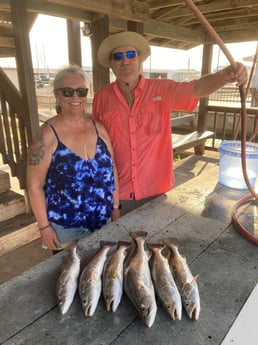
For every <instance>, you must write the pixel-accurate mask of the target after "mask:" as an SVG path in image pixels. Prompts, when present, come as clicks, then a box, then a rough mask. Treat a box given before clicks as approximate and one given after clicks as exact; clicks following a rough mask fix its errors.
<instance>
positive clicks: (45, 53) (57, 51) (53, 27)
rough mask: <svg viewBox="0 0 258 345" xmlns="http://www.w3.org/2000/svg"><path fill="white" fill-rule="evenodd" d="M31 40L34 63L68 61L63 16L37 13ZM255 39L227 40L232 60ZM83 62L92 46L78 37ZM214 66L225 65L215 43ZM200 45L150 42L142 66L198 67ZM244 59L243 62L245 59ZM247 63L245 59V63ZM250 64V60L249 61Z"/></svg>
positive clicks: (9, 62)
mask: <svg viewBox="0 0 258 345" xmlns="http://www.w3.org/2000/svg"><path fill="white" fill-rule="evenodd" d="M30 43H31V52H32V60H33V67H34V68H35V69H36V68H46V69H48V68H60V67H61V66H63V65H65V64H67V63H68V51H67V31H66V20H65V19H63V18H58V17H50V16H46V15H41V14H40V15H38V18H37V20H36V22H35V23H34V26H33V28H32V30H31V32H30ZM256 44H257V42H248V43H247V42H246V43H236V44H228V45H227V48H228V49H229V51H230V53H231V55H232V56H233V58H234V60H235V61H240V62H243V60H242V58H243V57H246V56H250V55H254V54H255V50H256ZM81 48H82V65H83V66H84V67H90V66H92V62H91V46H90V39H89V38H88V37H85V36H82V37H81ZM213 56H214V59H213V70H216V69H217V68H218V66H225V65H228V64H229V62H228V60H227V59H226V57H225V56H224V54H223V52H221V51H220V49H219V48H218V47H217V46H215V47H214V53H213ZM201 60H202V47H201V46H199V47H196V48H193V49H190V50H189V51H184V50H176V49H169V48H159V47H153V46H151V57H149V58H148V59H147V60H146V61H145V62H144V65H143V67H144V69H170V70H177V69H187V68H190V69H196V70H198V71H200V69H201ZM245 63H246V62H245ZM246 64H248V63H246ZM0 66H1V67H15V59H14V58H13V59H6V58H5V59H0ZM249 66H251V63H249Z"/></svg>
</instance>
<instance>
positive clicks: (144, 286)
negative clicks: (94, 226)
mask: <svg viewBox="0 0 258 345" xmlns="http://www.w3.org/2000/svg"><path fill="white" fill-rule="evenodd" d="M147 234H148V233H147V232H146V231H134V232H133V231H131V232H129V235H130V236H131V238H132V239H133V241H134V243H135V247H134V248H133V250H132V251H131V253H130V254H129V255H128V257H127V258H126V260H125V267H124V291H125V293H126V295H127V297H128V298H129V300H130V301H131V302H132V304H133V305H134V306H135V308H136V310H137V312H138V314H139V316H140V318H141V319H142V321H143V323H144V324H145V325H146V326H147V327H148V328H150V327H152V325H153V323H154V321H155V318H156V313H157V303H156V298H155V290H154V286H153V282H152V279H151V273H150V268H149V255H148V253H147V252H146V251H145V249H144V244H145V239H146V237H147Z"/></svg>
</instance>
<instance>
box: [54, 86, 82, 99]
mask: <svg viewBox="0 0 258 345" xmlns="http://www.w3.org/2000/svg"><path fill="white" fill-rule="evenodd" d="M88 90H89V89H87V88H86V87H78V88H77V89H73V88H72V87H60V88H59V89H55V91H61V92H62V95H63V96H64V97H72V96H73V95H74V92H76V93H77V96H79V97H86V96H87V94H88Z"/></svg>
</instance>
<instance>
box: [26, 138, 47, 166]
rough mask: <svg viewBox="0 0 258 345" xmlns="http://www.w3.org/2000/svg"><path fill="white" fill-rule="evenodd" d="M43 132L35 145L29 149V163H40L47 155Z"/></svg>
mask: <svg viewBox="0 0 258 345" xmlns="http://www.w3.org/2000/svg"><path fill="white" fill-rule="evenodd" d="M44 147H46V145H45V143H44V136H43V134H39V135H38V137H37V140H36V143H35V145H34V146H33V147H32V148H31V149H30V150H29V165H39V163H40V161H41V160H43V159H44V157H45V151H44Z"/></svg>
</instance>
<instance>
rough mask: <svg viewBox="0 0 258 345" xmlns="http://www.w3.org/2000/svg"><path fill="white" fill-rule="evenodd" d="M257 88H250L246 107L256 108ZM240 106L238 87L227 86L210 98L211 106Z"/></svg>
mask: <svg viewBox="0 0 258 345" xmlns="http://www.w3.org/2000/svg"><path fill="white" fill-rule="evenodd" d="M256 103H257V91H256V88H249V89H248V92H247V95H246V106H247V107H256V106H258V104H256ZM218 104H219V105H222V106H224V105H225V106H227V105H228V106H235V107H236V106H239V105H240V104H241V100H240V93H239V89H238V88H237V87H236V86H232V87H229V86H225V87H223V88H221V89H219V90H217V91H215V92H214V93H213V94H211V95H210V96H209V105H218Z"/></svg>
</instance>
